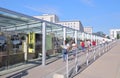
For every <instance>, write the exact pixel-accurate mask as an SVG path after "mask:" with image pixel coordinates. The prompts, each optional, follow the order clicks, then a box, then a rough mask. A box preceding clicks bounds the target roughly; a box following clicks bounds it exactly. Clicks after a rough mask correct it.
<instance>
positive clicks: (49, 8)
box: [24, 5, 61, 15]
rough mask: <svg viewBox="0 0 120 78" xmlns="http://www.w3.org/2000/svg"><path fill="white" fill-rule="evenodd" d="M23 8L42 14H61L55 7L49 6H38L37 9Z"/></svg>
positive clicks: (33, 7)
mask: <svg viewBox="0 0 120 78" xmlns="http://www.w3.org/2000/svg"><path fill="white" fill-rule="evenodd" d="M24 7H25V8H27V9H30V10H33V11H36V12H39V13H43V14H57V15H60V14H61V13H60V12H59V10H58V9H57V8H56V7H53V6H49V5H44V6H38V7H35V6H24Z"/></svg>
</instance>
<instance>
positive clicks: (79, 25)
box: [57, 21, 84, 32]
mask: <svg viewBox="0 0 120 78" xmlns="http://www.w3.org/2000/svg"><path fill="white" fill-rule="evenodd" d="M57 24H60V25H63V26H66V27H69V28H73V29H76V30H80V31H81V32H84V28H83V25H82V23H81V22H80V21H60V22H58V23H57Z"/></svg>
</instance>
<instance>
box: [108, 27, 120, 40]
mask: <svg viewBox="0 0 120 78" xmlns="http://www.w3.org/2000/svg"><path fill="white" fill-rule="evenodd" d="M118 34H119V36H120V29H111V30H110V38H111V39H117V35H118Z"/></svg>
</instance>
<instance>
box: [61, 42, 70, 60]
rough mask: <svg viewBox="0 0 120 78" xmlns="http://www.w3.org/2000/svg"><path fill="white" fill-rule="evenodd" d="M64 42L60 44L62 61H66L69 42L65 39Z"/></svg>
mask: <svg viewBox="0 0 120 78" xmlns="http://www.w3.org/2000/svg"><path fill="white" fill-rule="evenodd" d="M64 43H65V44H64V45H63V46H62V55H63V61H66V60H67V54H68V49H69V44H68V42H67V41H66V40H65V41H64Z"/></svg>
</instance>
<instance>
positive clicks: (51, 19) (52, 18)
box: [34, 14, 84, 32]
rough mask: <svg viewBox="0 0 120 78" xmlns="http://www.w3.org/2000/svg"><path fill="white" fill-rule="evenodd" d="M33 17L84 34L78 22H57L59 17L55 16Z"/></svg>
mask: <svg viewBox="0 0 120 78" xmlns="http://www.w3.org/2000/svg"><path fill="white" fill-rule="evenodd" d="M34 17H36V18H39V19H43V20H46V21H49V22H52V23H56V24H60V25H63V26H66V27H70V28H73V29H76V30H79V31H81V32H84V28H83V25H82V23H81V22H80V21H59V17H58V16H57V15H55V14H44V15H41V16H34Z"/></svg>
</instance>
